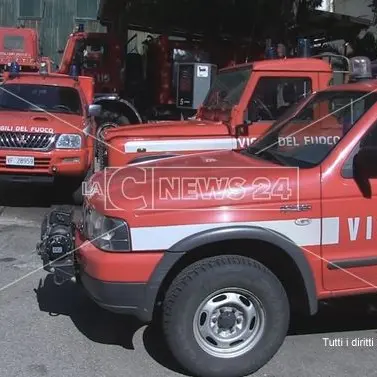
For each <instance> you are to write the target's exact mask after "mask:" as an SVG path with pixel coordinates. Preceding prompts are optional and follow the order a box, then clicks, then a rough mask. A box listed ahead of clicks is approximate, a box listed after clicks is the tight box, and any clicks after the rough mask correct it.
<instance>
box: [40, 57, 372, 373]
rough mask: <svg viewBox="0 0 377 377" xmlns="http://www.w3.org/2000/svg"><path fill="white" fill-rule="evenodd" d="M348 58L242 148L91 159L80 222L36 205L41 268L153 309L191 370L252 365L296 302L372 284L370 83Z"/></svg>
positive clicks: (119, 306) (306, 305)
mask: <svg viewBox="0 0 377 377" xmlns="http://www.w3.org/2000/svg"><path fill="white" fill-rule="evenodd" d="M354 67H356V68H358V72H357V75H355V76H354V78H358V79H364V81H361V82H357V83H351V84H344V85H336V86H331V87H329V88H327V89H325V90H322V91H318V92H315V93H312V94H311V95H309V96H307V98H305V99H304V100H303V101H301V102H300V103H298V104H296V105H295V106H294V107H292V108H291V110H290V111H289V112H287V113H285V115H284V116H283V117H282V118H281V119H280V120H279V121H277V122H276V123H275V124H274V125H273V126H272V127H271V128H270V129H269V131H267V132H266V133H265V134H264V135H262V136H261V137H260V138H259V140H258V141H257V142H256V143H255V144H254V145H252V146H251V147H249V148H246V149H244V150H242V151H229V150H228V151H217V152H213V151H210V152H201V153H199V152H198V153H196V154H195V155H191V156H178V157H174V158H171V159H160V160H157V161H153V162H149V163H145V164H143V165H134V166H127V167H123V168H118V169H108V170H106V171H102V172H100V173H97V174H96V175H94V176H93V179H92V182H91V183H92V185H93V187H95V188H96V189H95V190H94V191H93V195H91V196H88V197H87V198H86V200H85V205H84V208H83V213H82V219H81V220H80V221H79V222H76V223H74V222H73V210H72V211H66V210H64V209H62V210H60V209H57V210H54V211H52V212H51V213H50V214H48V215H47V216H46V218H45V221H44V223H43V225H42V237H41V242H40V243H39V244H38V250H39V253H40V255H41V257H42V261H43V264H44V268H45V269H46V270H47V271H49V272H51V273H53V274H54V276H55V279H56V282H58V283H62V282H64V281H77V282H79V283H80V284H82V286H83V287H84V288H85V290H86V291H87V292H88V293H89V295H90V297H92V299H93V300H94V301H95V302H97V303H98V304H99V305H100V306H102V307H104V308H106V309H107V310H110V311H113V312H117V313H124V314H132V315H135V316H137V317H138V318H140V319H141V320H142V321H144V322H146V323H148V322H151V321H152V322H153V321H161V324H162V327H163V334H164V337H165V338H166V340H167V344H168V346H169V348H170V350H171V352H172V354H173V355H174V357H175V358H176V359H177V360H178V362H179V363H180V364H181V365H182V366H183V367H184V368H185V370H187V371H188V372H189V373H190V374H192V375H196V376H202V377H242V376H246V375H250V374H251V373H254V372H256V371H257V370H259V369H260V368H261V367H263V366H264V365H266V364H267V363H268V362H269V361H270V360H271V358H272V357H274V355H275V354H276V352H277V351H278V350H279V349H280V347H281V345H282V343H283V341H284V339H285V337H286V335H287V332H288V327H289V323H290V318H291V314H292V313H295V314H296V315H297V314H300V315H314V314H315V313H317V310H318V305H319V303H320V302H321V301H324V300H330V299H332V298H334V297H342V296H348V295H362V294H365V293H372V292H373V293H375V292H376V284H377V275H376V265H377V252H376V248H375V244H376V239H377V233H376V229H377V228H376V226H377V223H376V213H375V212H376V208H377V206H376V205H375V204H376V203H375V201H376V200H377V198H376V195H374V194H375V192H376V191H375V189H376V190H377V179H376V178H377V165H376V163H375V161H376V159H377V94H376V91H377V84H376V81H375V80H365V79H368V78H370V77H371V72H370V71H369V72H368V68H370V66H369V64H368V62H367V61H366V60H365V59H359V60H358V61H357V62H355V64H354ZM365 70H366V71H365ZM354 73H356V71H354ZM373 203H374V204H373Z"/></svg>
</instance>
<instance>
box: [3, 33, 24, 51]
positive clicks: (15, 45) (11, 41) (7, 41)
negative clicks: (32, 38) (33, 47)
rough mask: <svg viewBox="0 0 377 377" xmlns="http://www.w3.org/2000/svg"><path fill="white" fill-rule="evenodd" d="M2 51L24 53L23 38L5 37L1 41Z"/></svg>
mask: <svg viewBox="0 0 377 377" xmlns="http://www.w3.org/2000/svg"><path fill="white" fill-rule="evenodd" d="M3 47H4V51H7V52H9V51H12V52H24V49H25V38H24V37H22V36H20V35H5V36H4V40H3Z"/></svg>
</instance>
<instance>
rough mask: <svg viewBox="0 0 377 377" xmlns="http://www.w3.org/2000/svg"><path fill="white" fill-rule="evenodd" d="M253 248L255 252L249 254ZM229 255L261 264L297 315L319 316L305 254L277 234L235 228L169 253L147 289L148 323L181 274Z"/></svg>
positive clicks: (207, 233)
mask: <svg viewBox="0 0 377 377" xmlns="http://www.w3.org/2000/svg"><path fill="white" fill-rule="evenodd" d="M230 247H231V249H229V248H230ZM250 247H254V249H253V250H252V251H249V248H250ZM226 254H227V255H229V254H232V255H242V256H247V257H251V258H253V259H255V260H257V261H259V262H261V263H262V264H264V265H265V266H266V267H267V268H269V269H270V270H271V271H272V272H273V273H274V274H275V275H276V276H277V277H278V278H279V280H280V281H281V282H282V284H283V286H284V287H285V289H286V291H287V294H288V296H289V298H290V303H291V305H293V306H294V308H295V309H296V310H297V311H300V312H302V313H304V314H310V315H313V314H315V313H316V312H317V310H318V299H317V292H316V286H315V278H314V274H313V271H312V269H311V267H310V265H309V262H308V260H307V259H306V257H305V255H304V252H303V250H302V249H301V248H300V247H299V246H298V245H296V244H294V243H293V241H291V240H290V239H289V238H287V237H286V236H284V235H282V234H280V233H278V232H276V231H273V230H269V229H265V228H259V227H254V226H234V227H227V228H219V229H211V230H207V231H203V232H200V233H196V234H194V235H191V236H189V237H187V238H185V239H183V240H181V241H179V242H178V243H176V244H175V245H173V246H172V247H171V248H170V249H169V250H167V251H166V253H165V256H164V257H163V259H162V260H161V262H160V264H159V265H158V266H157V268H156V270H155V271H154V273H153V274H152V276H151V278H150V281H149V283H148V286H147V288H146V300H145V308H144V314H145V315H146V316H147V317H148V318H145V319H146V321H150V320H151V319H152V317H153V315H154V314H155V313H156V309H157V308H158V304H159V302H160V301H161V300H162V299H163V296H164V294H165V292H166V290H167V288H168V287H169V285H170V284H171V282H172V281H173V279H174V278H175V277H176V276H177V274H178V273H179V272H180V271H182V270H183V269H184V268H186V267H187V266H188V265H190V264H192V263H194V262H196V261H198V260H200V259H204V258H207V257H211V256H216V255H226Z"/></svg>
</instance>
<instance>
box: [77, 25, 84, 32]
mask: <svg viewBox="0 0 377 377" xmlns="http://www.w3.org/2000/svg"><path fill="white" fill-rule="evenodd" d="M77 31H78V32H79V33H83V32H84V24H79V27H78V29H77Z"/></svg>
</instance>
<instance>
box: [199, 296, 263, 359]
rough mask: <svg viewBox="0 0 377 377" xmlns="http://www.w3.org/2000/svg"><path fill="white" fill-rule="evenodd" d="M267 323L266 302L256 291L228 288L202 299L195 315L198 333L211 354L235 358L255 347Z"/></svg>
mask: <svg viewBox="0 0 377 377" xmlns="http://www.w3.org/2000/svg"><path fill="white" fill-rule="evenodd" d="M265 323H266V314H265V311H264V308H263V305H262V303H261V302H260V300H259V299H258V298H257V297H256V296H255V295H254V294H253V293H251V292H250V291H248V290H245V289H241V288H228V289H223V290H220V291H217V292H215V293H214V294H211V295H210V296H208V297H207V298H206V299H204V300H203V301H202V302H201V304H200V305H199V307H198V309H197V311H196V313H195V316H194V322H193V325H194V337H195V340H196V341H197V343H198V344H199V346H200V347H201V348H202V349H203V350H204V351H205V352H207V353H208V354H210V355H212V356H215V357H220V358H233V357H238V356H241V355H243V354H245V353H246V352H248V351H250V350H251V349H252V348H254V347H255V345H256V344H257V343H258V342H259V340H260V339H261V337H262V335H263V332H264V328H265Z"/></svg>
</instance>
